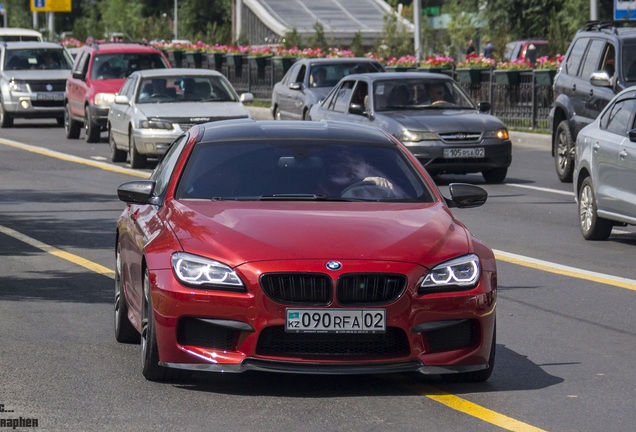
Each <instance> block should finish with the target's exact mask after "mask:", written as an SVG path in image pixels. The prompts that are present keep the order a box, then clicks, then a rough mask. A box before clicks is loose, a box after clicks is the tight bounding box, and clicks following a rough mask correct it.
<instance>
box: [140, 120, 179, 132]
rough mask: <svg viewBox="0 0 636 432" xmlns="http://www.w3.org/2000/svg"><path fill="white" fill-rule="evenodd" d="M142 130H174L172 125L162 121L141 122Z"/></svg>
mask: <svg viewBox="0 0 636 432" xmlns="http://www.w3.org/2000/svg"><path fill="white" fill-rule="evenodd" d="M139 128H141V129H168V130H169V129H172V128H173V126H172V123H170V122H167V121H161V120H139Z"/></svg>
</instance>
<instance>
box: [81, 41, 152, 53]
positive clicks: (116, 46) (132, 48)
mask: <svg viewBox="0 0 636 432" xmlns="http://www.w3.org/2000/svg"><path fill="white" fill-rule="evenodd" d="M84 47H86V48H85V49H91V50H94V51H97V52H104V53H121V52H124V53H126V52H152V53H154V52H158V51H159V50H158V49H157V48H155V47H152V46H150V45H145V44H142V43H122V42H105V43H93V44H86V45H84Z"/></svg>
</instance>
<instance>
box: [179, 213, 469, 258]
mask: <svg viewBox="0 0 636 432" xmlns="http://www.w3.org/2000/svg"><path fill="white" fill-rule="evenodd" d="M170 207H172V208H170V209H169V214H170V215H171V216H170V225H171V227H172V228H173V231H174V233H175V235H176V236H177V238H178V240H179V242H180V243H181V245H182V247H183V249H184V250H185V251H187V252H189V253H193V254H196V255H201V256H206V257H209V258H212V259H217V260H219V261H221V262H224V263H226V264H228V265H231V266H237V265H240V264H242V263H246V262H250V261H263V260H298V259H325V260H334V259H335V260H375V261H378V260H382V261H399V262H410V263H417V264H420V265H423V266H425V267H429V268H430V267H432V266H434V265H436V264H438V263H440V262H443V261H445V260H448V259H450V258H454V257H456V256H458V255H463V254H466V253H468V251H469V249H470V247H471V246H470V244H469V243H470V238H471V237H470V236H469V235H468V231H467V230H466V228H465V227H464V226H463V225H462V224H461V223H460V222H458V221H457V220H456V219H455V218H454V217H453V215H452V213H451V212H450V210H448V208H447V207H445V206H444V205H443V204H442V203H417V204H413V203H390V204H384V203H361V202H355V203H342V202H337V203H333V202H267V203H265V202H234V201H217V202H214V201H213V202H208V201H179V202H176V201H172V202H171V204H170Z"/></svg>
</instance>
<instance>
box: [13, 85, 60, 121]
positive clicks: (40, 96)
mask: <svg viewBox="0 0 636 432" xmlns="http://www.w3.org/2000/svg"><path fill="white" fill-rule="evenodd" d="M2 105H3V108H4V110H5V112H6V113H7V114H9V115H11V117H20V118H53V117H59V118H61V117H63V116H64V92H44V93H30V92H28V93H26V92H15V91H13V92H11V97H10V98H4V100H3V101H2Z"/></svg>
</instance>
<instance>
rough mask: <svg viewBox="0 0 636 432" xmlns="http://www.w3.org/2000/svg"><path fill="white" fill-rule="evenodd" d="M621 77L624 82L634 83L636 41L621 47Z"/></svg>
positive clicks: (635, 77)
mask: <svg viewBox="0 0 636 432" xmlns="http://www.w3.org/2000/svg"><path fill="white" fill-rule="evenodd" d="M623 76H624V77H625V80H626V81H636V41H628V42H625V44H624V45H623Z"/></svg>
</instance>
